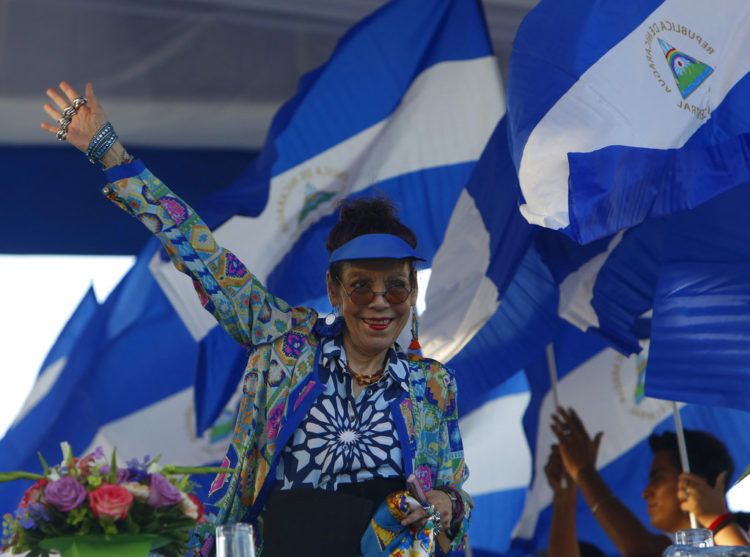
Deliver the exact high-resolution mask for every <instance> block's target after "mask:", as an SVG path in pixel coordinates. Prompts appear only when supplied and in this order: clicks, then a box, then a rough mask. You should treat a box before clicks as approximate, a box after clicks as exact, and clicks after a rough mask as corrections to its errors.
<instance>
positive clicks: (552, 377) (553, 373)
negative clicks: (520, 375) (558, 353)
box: [547, 342, 560, 410]
mask: <svg viewBox="0 0 750 557" xmlns="http://www.w3.org/2000/svg"><path fill="white" fill-rule="evenodd" d="M547 369H548V370H549V384H550V387H551V388H552V400H553V401H554V402H555V410H557V409H558V408H559V407H560V395H559V394H558V392H557V362H556V361H555V347H554V345H553V344H552V343H551V342H550V343H549V344H548V345H547Z"/></svg>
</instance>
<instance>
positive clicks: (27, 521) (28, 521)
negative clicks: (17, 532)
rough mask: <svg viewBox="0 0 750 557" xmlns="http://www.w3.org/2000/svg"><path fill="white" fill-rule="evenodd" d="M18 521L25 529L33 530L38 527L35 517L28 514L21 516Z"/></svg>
mask: <svg viewBox="0 0 750 557" xmlns="http://www.w3.org/2000/svg"><path fill="white" fill-rule="evenodd" d="M18 523H19V524H20V525H21V528H23V529H24V530H33V529H34V528H36V522H34V519H33V518H31V517H30V516H29V515H27V514H24V515H23V516H19V517H18Z"/></svg>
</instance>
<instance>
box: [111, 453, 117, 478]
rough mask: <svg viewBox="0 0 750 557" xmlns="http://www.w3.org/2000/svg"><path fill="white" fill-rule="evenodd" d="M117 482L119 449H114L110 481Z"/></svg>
mask: <svg viewBox="0 0 750 557" xmlns="http://www.w3.org/2000/svg"><path fill="white" fill-rule="evenodd" d="M115 482H117V449H112V464H111V465H110V468H109V483H115Z"/></svg>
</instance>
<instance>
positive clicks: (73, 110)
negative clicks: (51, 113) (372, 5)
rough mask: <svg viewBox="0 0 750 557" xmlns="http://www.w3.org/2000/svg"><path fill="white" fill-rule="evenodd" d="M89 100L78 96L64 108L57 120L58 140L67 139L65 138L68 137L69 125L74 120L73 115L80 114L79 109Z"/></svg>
mask: <svg viewBox="0 0 750 557" xmlns="http://www.w3.org/2000/svg"><path fill="white" fill-rule="evenodd" d="M87 102H89V101H88V100H87V99H86V97H77V98H75V99H73V104H71V105H70V106H69V107H67V108H66V109H65V110H63V112H62V116H61V118H60V119H59V120H58V121H57V124H58V126H59V129H58V130H57V139H58V140H60V141H65V139H66V138H67V137H68V126H69V125H70V122H71V121H72V120H73V116H75V115H76V114H78V109H79V108H81V107H82V106H83V105H84V104H86V103H87Z"/></svg>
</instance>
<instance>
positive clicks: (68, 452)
mask: <svg viewBox="0 0 750 557" xmlns="http://www.w3.org/2000/svg"><path fill="white" fill-rule="evenodd" d="M60 449H62V454H63V464H66V463H67V462H69V461H70V459H72V458H73V449H71V448H70V443H68V442H67V441H63V442H62V443H60Z"/></svg>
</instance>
